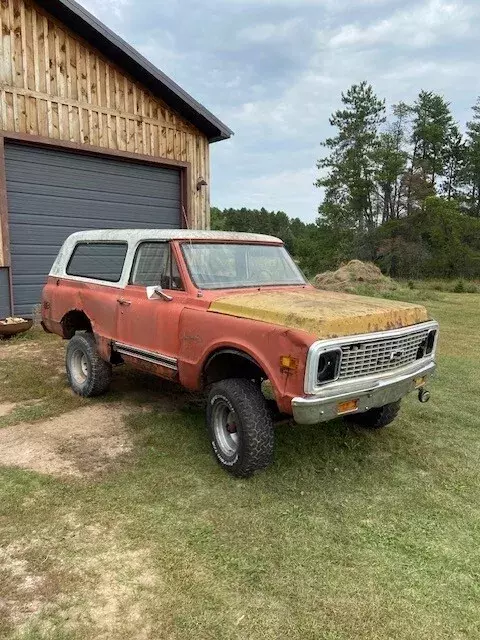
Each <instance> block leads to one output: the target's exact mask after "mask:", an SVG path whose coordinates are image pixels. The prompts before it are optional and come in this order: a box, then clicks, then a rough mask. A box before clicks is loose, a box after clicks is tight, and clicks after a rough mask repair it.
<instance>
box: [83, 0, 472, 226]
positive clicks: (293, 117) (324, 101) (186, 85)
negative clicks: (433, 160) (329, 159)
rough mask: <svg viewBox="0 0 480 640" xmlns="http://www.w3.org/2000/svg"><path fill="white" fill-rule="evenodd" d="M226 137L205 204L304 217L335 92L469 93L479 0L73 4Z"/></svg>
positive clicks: (465, 98)
mask: <svg viewBox="0 0 480 640" xmlns="http://www.w3.org/2000/svg"><path fill="white" fill-rule="evenodd" d="M80 2H81V3H82V4H83V5H84V6H85V7H86V8H87V9H88V10H90V11H91V12H92V13H93V14H95V15H96V16H97V17H98V18H99V19H100V20H102V21H103V22H104V23H105V24H107V25H108V26H109V27H110V28H111V29H113V30H114V31H115V32H116V33H118V34H119V35H120V36H121V37H123V38H124V39H125V40H126V41H127V42H129V43H130V44H131V45H132V46H134V47H135V48H136V49H137V50H138V51H140V52H141V53H142V54H143V55H144V56H146V57H147V58H148V59H149V60H150V61H151V62H153V64H155V65H156V66H157V67H158V68H159V69H161V70H162V71H163V72H164V73H166V74H167V75H169V76H170V77H171V78H172V79H173V80H175V81H176V82H177V83H178V84H179V85H180V86H181V87H182V88H183V89H184V90H186V91H187V92H188V93H190V94H191V95H192V96H193V97H194V98H195V99H197V100H198V101H199V102H201V103H202V104H203V105H204V106H205V107H207V108H208V109H209V110H210V111H212V112H213V113H214V114H215V115H216V116H217V117H218V118H220V119H221V120H222V121H223V122H224V123H225V124H227V125H228V126H229V127H230V128H231V129H233V131H234V133H235V135H234V136H233V137H232V138H231V139H230V140H228V141H223V142H218V143H215V144H213V145H212V146H211V166H212V174H211V203H212V205H213V206H218V207H220V208H225V207H242V206H245V207H249V208H260V207H262V206H263V207H265V208H266V209H269V210H276V211H277V210H281V211H285V212H286V213H287V214H288V215H290V216H292V217H299V218H301V219H302V220H304V221H306V222H310V221H314V220H315V218H316V216H317V210H318V205H319V204H320V201H321V198H322V193H321V191H320V190H319V189H317V188H316V187H315V186H313V183H314V181H315V179H316V177H317V174H318V170H317V169H316V162H317V160H318V158H319V157H320V156H321V155H322V154H323V153H324V151H323V149H322V147H321V146H320V143H321V141H322V140H324V139H325V138H326V137H328V136H329V135H331V133H332V129H331V127H330V125H329V122H328V120H329V116H330V114H331V113H332V112H333V111H334V110H335V109H336V108H338V106H339V105H340V95H341V92H342V91H345V90H346V89H348V87H350V86H351V84H353V83H355V82H360V81H361V80H367V81H368V82H370V83H371V84H372V85H373V87H374V90H375V91H376V93H377V95H378V96H379V97H381V98H385V99H386V101H387V105H389V106H391V105H392V104H395V103H396V102H399V101H400V100H403V101H406V102H409V101H413V100H414V99H415V96H416V95H417V94H418V92H419V91H420V90H421V89H426V90H431V91H435V92H438V93H440V94H442V95H444V96H445V97H446V98H447V99H448V100H449V101H450V102H451V106H452V111H453V113H454V116H455V118H456V119H457V120H458V122H459V123H460V124H461V125H462V126H464V124H465V122H466V121H467V120H468V119H469V117H470V109H471V106H472V105H473V104H474V103H475V101H476V99H477V97H478V96H479V95H480V55H479V32H480V0H162V1H159V0H80Z"/></svg>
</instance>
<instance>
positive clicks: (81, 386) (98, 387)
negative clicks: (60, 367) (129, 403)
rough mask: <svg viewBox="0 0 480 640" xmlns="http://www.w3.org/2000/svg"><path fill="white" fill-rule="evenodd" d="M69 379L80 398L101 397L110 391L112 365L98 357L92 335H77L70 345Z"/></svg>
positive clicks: (68, 351)
mask: <svg viewBox="0 0 480 640" xmlns="http://www.w3.org/2000/svg"><path fill="white" fill-rule="evenodd" d="M66 368H67V377H68V381H69V383H70V386H71V387H72V389H73V391H74V392H75V393H76V394H78V395H79V396H85V397H91V396H99V395H101V394H102V393H105V391H106V390H107V389H108V387H109V385H110V381H111V379H112V365H111V364H110V363H108V362H105V360H102V358H101V357H100V356H99V355H98V350H97V343H96V341H95V338H94V336H93V335H92V334H91V333H86V332H79V333H76V334H75V335H74V336H73V338H72V339H71V340H70V342H69V343H68V347H67V356H66Z"/></svg>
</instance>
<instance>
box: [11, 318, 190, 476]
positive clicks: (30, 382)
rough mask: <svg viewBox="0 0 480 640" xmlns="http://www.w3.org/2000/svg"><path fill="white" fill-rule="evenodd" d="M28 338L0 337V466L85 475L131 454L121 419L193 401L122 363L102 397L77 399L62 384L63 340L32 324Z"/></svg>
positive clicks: (63, 377)
mask: <svg viewBox="0 0 480 640" xmlns="http://www.w3.org/2000/svg"><path fill="white" fill-rule="evenodd" d="M29 338H30V339H24V340H17V341H9V342H7V341H5V342H3V343H0V427H3V428H0V465H3V466H13V467H20V468H23V469H29V470H31V471H36V472H39V473H45V474H49V475H53V476H60V477H61V476H75V477H82V476H91V475H94V474H97V473H99V472H101V471H104V470H106V469H108V468H110V467H111V466H112V465H114V464H115V463H116V462H118V461H119V460H120V459H122V458H124V457H125V456H127V455H128V454H129V453H131V451H132V448H133V435H132V433H131V432H129V430H128V429H127V428H126V426H125V418H127V417H128V416H130V415H135V414H137V413H139V412H146V411H147V412H150V411H152V410H158V411H161V412H162V413H165V412H170V411H174V410H176V409H178V407H179V406H181V405H182V404H185V403H189V402H196V399H195V398H194V397H193V396H191V395H189V394H186V393H185V392H183V391H182V390H181V389H180V388H178V387H176V386H174V385H171V384H168V383H163V382H162V381H158V380H156V379H154V378H151V377H150V376H146V375H142V374H138V373H137V372H134V371H132V370H126V368H123V370H120V369H117V372H116V373H117V375H116V376H115V377H114V382H113V385H112V391H111V392H110V393H109V394H108V398H106V399H102V398H100V399H95V400H88V399H87V400H85V399H82V398H78V397H77V396H75V395H74V394H73V393H72V392H71V390H70V389H69V387H68V385H67V380H66V375H65V369H64V364H63V358H64V349H65V343H64V342H63V341H61V340H60V339H58V338H56V337H52V336H47V335H44V334H42V333H41V332H40V331H39V330H34V332H33V333H32V336H31V337H30V336H29Z"/></svg>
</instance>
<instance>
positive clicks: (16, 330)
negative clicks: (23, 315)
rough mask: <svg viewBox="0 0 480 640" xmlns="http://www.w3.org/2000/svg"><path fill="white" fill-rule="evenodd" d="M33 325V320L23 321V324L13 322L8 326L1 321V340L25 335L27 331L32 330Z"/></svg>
mask: <svg viewBox="0 0 480 640" xmlns="http://www.w3.org/2000/svg"><path fill="white" fill-rule="evenodd" d="M32 325H33V320H23V321H22V322H11V323H8V324H3V323H2V322H1V321H0V339H1V338H11V337H12V336H16V335H18V334H20V333H25V331H28V330H29V329H31V328H32Z"/></svg>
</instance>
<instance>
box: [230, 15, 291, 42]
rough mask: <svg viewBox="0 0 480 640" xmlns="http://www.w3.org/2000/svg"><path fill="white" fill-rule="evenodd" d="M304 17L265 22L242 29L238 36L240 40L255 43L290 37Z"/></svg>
mask: <svg viewBox="0 0 480 640" xmlns="http://www.w3.org/2000/svg"><path fill="white" fill-rule="evenodd" d="M302 22H303V20H302V18H299V17H297V18H291V19H290V20H285V21H283V22H275V23H273V22H263V23H260V24H254V25H251V26H249V27H245V28H244V29H241V30H240V31H239V32H238V34H237V37H238V38H239V39H240V40H244V41H246V42H251V43H255V44H262V43H263V44H264V43H266V42H268V41H279V40H285V39H288V38H290V37H291V36H292V35H294V34H295V33H296V32H297V30H298V27H300V25H301V24H302Z"/></svg>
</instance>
